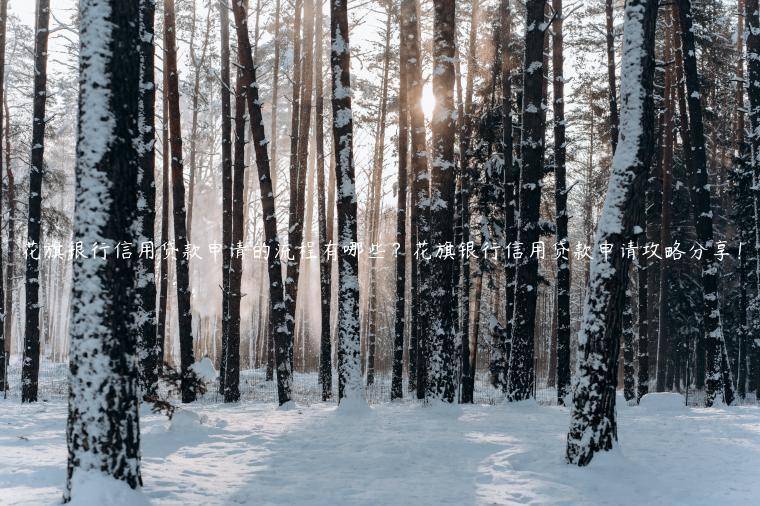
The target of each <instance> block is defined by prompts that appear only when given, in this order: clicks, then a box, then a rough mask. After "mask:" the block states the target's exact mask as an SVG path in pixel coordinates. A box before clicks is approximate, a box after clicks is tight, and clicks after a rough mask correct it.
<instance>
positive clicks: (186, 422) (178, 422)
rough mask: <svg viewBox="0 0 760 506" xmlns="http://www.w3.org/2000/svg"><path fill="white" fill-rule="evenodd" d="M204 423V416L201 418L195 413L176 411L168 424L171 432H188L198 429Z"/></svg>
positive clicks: (205, 419)
mask: <svg viewBox="0 0 760 506" xmlns="http://www.w3.org/2000/svg"><path fill="white" fill-rule="evenodd" d="M206 421H207V417H206V416H201V415H199V414H198V413H196V412H195V411H190V410H187V409H178V410H177V411H175V412H174V415H172V419H171V421H170V422H169V430H170V431H172V432H187V431H188V430H192V429H197V428H199V427H200V426H201V425H203V424H204V422H206Z"/></svg>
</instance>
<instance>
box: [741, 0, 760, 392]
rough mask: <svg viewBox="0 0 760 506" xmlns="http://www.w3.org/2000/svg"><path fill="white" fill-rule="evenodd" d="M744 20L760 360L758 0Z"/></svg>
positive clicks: (759, 354) (759, 356)
mask: <svg viewBox="0 0 760 506" xmlns="http://www.w3.org/2000/svg"><path fill="white" fill-rule="evenodd" d="M745 2H746V4H745V18H746V19H745V22H746V24H747V29H746V38H747V56H746V58H747V98H748V99H749V121H750V129H749V134H748V135H747V138H748V139H747V140H748V142H749V145H750V153H751V155H750V168H751V171H752V186H753V191H752V197H753V199H752V200H753V207H754V218H755V237H754V239H755V245H754V246H755V265H754V273H753V274H754V278H755V279H754V281H755V287H756V288H755V290H756V293H755V300H754V301H753V302H752V313H751V315H752V320H753V323H752V325H751V328H750V331H751V332H752V338H753V339H752V342H753V344H754V346H753V348H754V350H753V355H755V357H756V358H755V360H758V361H760V345H759V344H758V339H760V324H758V323H759V322H758V320H760V289H759V288H757V287H760V254H758V252H759V251H760V226H759V225H758V223H760V220H758V217H760V190H759V189H758V183H760V133H759V132H760V2H758V0H745ZM754 386H755V387H756V389H757V390H756V394H757V393H760V382H758V383H757V384H756V385H754Z"/></svg>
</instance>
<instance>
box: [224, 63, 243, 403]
mask: <svg viewBox="0 0 760 506" xmlns="http://www.w3.org/2000/svg"><path fill="white" fill-rule="evenodd" d="M238 60H241V58H240V56H239V55H238ZM237 74H238V75H237V82H236V83H235V147H234V153H233V157H234V166H233V174H232V179H233V182H232V202H231V204H232V237H231V243H230V245H231V247H232V248H240V247H242V245H243V233H244V230H243V229H244V226H245V225H244V223H243V206H244V204H245V95H246V93H247V90H246V88H245V83H244V80H243V76H242V73H241V72H240V70H239V69H238V73H237ZM228 276H229V287H230V293H229V297H230V301H229V318H230V321H229V325H230V332H229V340H228V342H227V349H226V350H225V355H224V356H223V358H224V402H237V401H239V400H240V300H241V297H242V294H241V293H240V289H241V286H242V279H243V257H242V255H240V254H237V253H236V254H234V255H232V258H231V260H230V273H229V275H228Z"/></svg>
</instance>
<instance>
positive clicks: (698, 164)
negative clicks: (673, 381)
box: [678, 0, 734, 406]
mask: <svg viewBox="0 0 760 506" xmlns="http://www.w3.org/2000/svg"><path fill="white" fill-rule="evenodd" d="M678 17H679V21H680V27H681V40H682V44H683V63H684V76H685V78H686V95H687V104H688V107H689V126H690V134H691V138H690V141H691V156H690V162H691V174H690V176H691V178H690V179H691V196H692V200H693V203H694V217H695V220H696V224H695V228H696V231H697V239H698V240H699V242H700V243H701V246H702V247H704V248H705V249H704V252H703V254H702V290H703V298H702V302H703V315H704V322H705V336H706V337H705V338H706V347H707V350H706V351H707V378H706V385H705V386H706V391H705V404H706V405H707V406H711V405H712V403H713V402H714V399H715V396H716V395H717V394H718V393H719V391H721V390H722V395H723V402H725V403H726V404H731V403H732V402H733V400H734V385H733V379H732V378H731V371H730V370H729V368H728V362H727V361H724V360H722V359H721V357H722V356H723V353H724V348H725V346H726V343H725V341H724V338H723V326H722V323H721V310H720V299H719V296H718V275H719V265H718V262H717V260H716V258H715V242H714V239H713V220H712V209H711V204H710V185H709V184H708V176H707V156H706V152H705V134H704V126H703V123H702V103H701V98H700V84H699V74H698V71H697V56H696V48H695V45H694V32H693V31H692V25H693V18H692V14H691V1H690V0H678Z"/></svg>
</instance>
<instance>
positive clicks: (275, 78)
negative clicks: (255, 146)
mask: <svg viewBox="0 0 760 506" xmlns="http://www.w3.org/2000/svg"><path fill="white" fill-rule="evenodd" d="M273 39H274V61H273V62H272V123H271V125H270V129H269V136H270V138H271V139H272V148H271V151H272V161H271V167H272V171H271V176H272V188H273V190H274V194H275V195H277V140H278V138H279V136H278V135H277V112H278V110H279V109H278V103H279V101H278V99H279V93H280V51H281V49H280V47H281V45H282V44H281V41H280V0H275V7H274V34H273ZM269 339H270V344H271V349H274V336H271V335H270V336H269ZM269 379H271V378H269Z"/></svg>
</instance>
